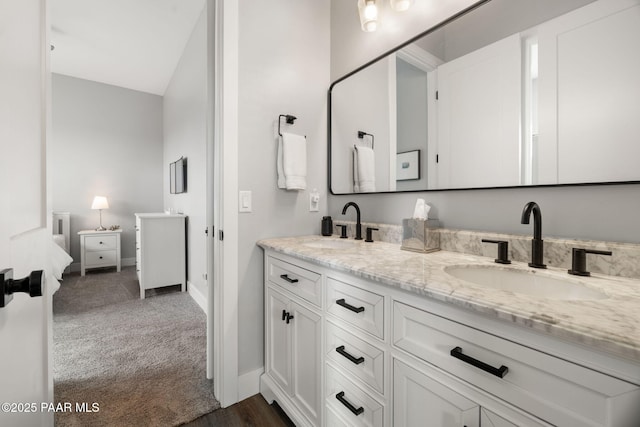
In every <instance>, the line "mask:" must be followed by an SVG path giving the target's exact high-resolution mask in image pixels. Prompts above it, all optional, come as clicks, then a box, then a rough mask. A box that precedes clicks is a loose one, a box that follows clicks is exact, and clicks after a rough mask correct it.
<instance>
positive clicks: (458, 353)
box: [451, 347, 509, 378]
mask: <svg viewBox="0 0 640 427" xmlns="http://www.w3.org/2000/svg"><path fill="white" fill-rule="evenodd" d="M451 355H452V356H453V357H455V358H456V359H460V360H462V361H463V362H466V363H468V364H470V365H473V366H475V367H476V368H480V369H482V370H483V371H486V372H488V373H490V374H492V375H495V376H496V377H500V378H504V376H505V375H507V372H509V368H507V367H506V366H504V365H502V366H500V367H499V368H494V367H493V366H491V365H488V364H486V363H484V362H482V361H480V360H478V359H474V358H473V357H471V356H467V355H466V354H463V353H462V349H461V348H460V347H456V348H454V349H453V350H451Z"/></svg>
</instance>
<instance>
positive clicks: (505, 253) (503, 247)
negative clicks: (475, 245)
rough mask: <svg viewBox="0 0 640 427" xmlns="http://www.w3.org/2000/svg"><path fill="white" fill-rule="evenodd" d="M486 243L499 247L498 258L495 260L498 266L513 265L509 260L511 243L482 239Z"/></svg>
mask: <svg viewBox="0 0 640 427" xmlns="http://www.w3.org/2000/svg"><path fill="white" fill-rule="evenodd" d="M482 241H483V242H485V243H496V244H497V245H498V258H496V259H495V262H497V263H498V264H511V260H509V242H507V241H506V240H491V239H482Z"/></svg>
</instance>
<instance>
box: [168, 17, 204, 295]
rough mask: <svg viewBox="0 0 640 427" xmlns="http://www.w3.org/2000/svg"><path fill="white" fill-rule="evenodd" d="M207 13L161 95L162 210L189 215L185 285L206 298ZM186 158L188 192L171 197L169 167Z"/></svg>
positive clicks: (199, 21)
mask: <svg viewBox="0 0 640 427" xmlns="http://www.w3.org/2000/svg"><path fill="white" fill-rule="evenodd" d="M206 33H207V24H206V12H204V11H203V12H202V14H201V15H200V18H199V19H198V22H197V23H196V26H195V27H194V30H193V33H192V34H191V37H190V39H189V41H188V43H187V45H186V46H185V50H184V52H183V54H182V57H181V58H180V61H179V63H178V65H177V67H176V70H175V72H174V74H173V76H172V78H171V81H170V83H169V85H168V87H167V90H166V92H165V95H164V160H163V162H162V182H163V193H162V194H163V197H164V208H165V209H169V208H172V209H175V210H176V211H177V212H182V213H184V214H185V215H187V216H188V220H187V223H188V227H187V242H188V256H189V257H188V264H187V272H188V278H189V284H190V285H193V286H195V287H196V288H197V290H198V292H200V294H201V295H202V296H204V297H205V298H206V297H207V281H206V280H205V279H204V277H203V274H204V273H206V271H207V259H206V240H205V238H206V236H205V234H204V231H205V227H206V225H205V212H206V179H205V177H206V141H207V139H206V138H207V122H206V111H207V91H206V87H207V74H206V73H207V52H206ZM181 156H184V157H186V158H187V192H186V193H181V194H170V192H169V163H171V162H174V161H176V160H178V159H179V158H180V157H181Z"/></svg>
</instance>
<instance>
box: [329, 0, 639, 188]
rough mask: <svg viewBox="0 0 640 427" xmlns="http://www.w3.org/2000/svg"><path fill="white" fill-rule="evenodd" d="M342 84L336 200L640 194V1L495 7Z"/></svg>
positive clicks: (333, 180)
mask: <svg viewBox="0 0 640 427" xmlns="http://www.w3.org/2000/svg"><path fill="white" fill-rule="evenodd" d="M425 34H426V35H424V36H423V37H421V38H417V39H415V40H412V41H411V42H409V43H407V44H405V45H403V46H401V48H399V49H397V50H395V51H393V52H391V53H389V54H386V55H384V56H383V57H381V58H378V59H377V60H375V61H374V62H372V63H370V64H368V65H366V66H364V67H362V68H360V69H358V70H356V71H355V72H353V73H350V74H349V75H347V76H345V77H343V78H342V79H340V80H338V81H336V82H334V83H333V84H332V85H331V88H330V90H329V126H330V128H329V149H330V155H329V161H330V164H329V179H330V183H329V185H330V189H331V192H332V193H334V194H350V193H357V192H390V191H391V192H393V191H423V190H442V189H461V188H493V187H514V186H521V185H557V184H588V183H613V182H638V181H640V54H638V52H640V0H596V1H593V0H591V1H587V0H563V1H558V0H490V1H487V2H484V3H483V4H482V5H480V6H478V7H477V8H475V9H473V10H471V11H470V12H468V13H466V14H464V15H462V16H460V17H458V18H457V19H455V20H451V21H450V22H448V23H446V24H444V25H441V26H439V27H437V28H435V29H433V30H431V31H427V33H425Z"/></svg>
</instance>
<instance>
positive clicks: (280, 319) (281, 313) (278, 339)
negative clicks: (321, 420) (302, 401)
mask: <svg viewBox="0 0 640 427" xmlns="http://www.w3.org/2000/svg"><path fill="white" fill-rule="evenodd" d="M267 298H268V301H269V305H268V307H269V317H268V319H267V321H268V336H267V351H268V359H269V360H268V362H267V363H268V365H267V374H269V375H270V376H271V378H273V380H274V381H275V382H276V383H278V385H279V386H280V387H282V389H283V390H284V391H285V392H287V394H291V338H290V337H291V334H290V328H288V327H287V326H288V325H287V323H286V316H285V314H286V313H287V311H288V310H287V309H288V307H289V299H288V298H287V297H285V296H283V295H281V294H279V293H278V292H275V291H273V290H272V289H269V290H268V293H267Z"/></svg>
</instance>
